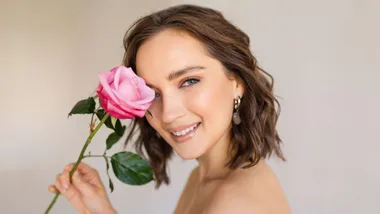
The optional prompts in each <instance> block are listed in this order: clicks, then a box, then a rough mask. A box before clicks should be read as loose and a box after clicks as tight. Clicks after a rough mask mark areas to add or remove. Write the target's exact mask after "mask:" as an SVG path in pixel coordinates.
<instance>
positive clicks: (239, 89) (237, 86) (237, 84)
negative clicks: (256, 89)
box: [233, 76, 245, 97]
mask: <svg viewBox="0 0 380 214" xmlns="http://www.w3.org/2000/svg"><path fill="white" fill-rule="evenodd" d="M233 90H234V91H233V94H234V96H235V97H238V96H240V97H243V96H244V92H245V86H244V82H243V81H242V80H241V78H240V77H236V76H235V77H234V78H233Z"/></svg>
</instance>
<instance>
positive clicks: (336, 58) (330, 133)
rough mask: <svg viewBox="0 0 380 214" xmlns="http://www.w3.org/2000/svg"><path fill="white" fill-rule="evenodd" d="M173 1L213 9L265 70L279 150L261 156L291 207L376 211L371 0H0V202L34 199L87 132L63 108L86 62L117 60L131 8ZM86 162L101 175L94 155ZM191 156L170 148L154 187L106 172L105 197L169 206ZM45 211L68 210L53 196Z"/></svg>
mask: <svg viewBox="0 0 380 214" xmlns="http://www.w3.org/2000/svg"><path fill="white" fill-rule="evenodd" d="M179 3H197V4H201V5H205V6H211V7H213V8H216V9H220V10H222V11H223V12H224V14H225V15H226V17H227V18H228V19H230V20H231V21H233V22H234V23H236V24H237V25H238V26H240V27H241V28H242V29H243V30H244V31H246V32H247V33H248V34H249V35H250V37H251V41H252V49H253V52H254V54H255V55H256V56H257V58H258V60H259V62H260V63H261V65H262V66H263V67H264V68H265V69H266V70H267V71H269V72H270V73H271V74H273V76H274V77H275V79H276V93H277V95H278V96H280V97H281V99H280V101H281V103H282V114H281V117H280V121H279V131H280V134H281V136H282V138H283V141H284V152H285V154H286V156H287V158H288V161H287V162H286V163H281V162H279V161H278V160H276V159H272V160H270V161H269V162H270V164H271V166H272V167H273V169H274V170H275V172H276V173H277V174H278V176H279V178H280V180H281V183H282V185H283V187H284V190H285V192H286V194H287V196H288V199H289V201H290V204H291V206H292V209H293V213H295V214H305V213H308V214H340V213H345V214H353V213H358V214H359V213H360V214H361V213H366V214H377V213H380V204H379V199H380V182H379V181H380V167H379V165H380V140H379V137H378V131H379V127H380V126H379V121H380V114H379V109H380V95H379V93H380V84H379V80H380V42H379V38H380V27H379V26H380V25H379V23H380V13H379V11H380V2H379V1H376V0H372V1H371V0H350V1H348V0H320V1H305V0H302V1H301V0H298V1H297V0H288V1H281V0H265V1H263V0H262V1H259V0H255V1H248V0H247V1H236V0H235V1H227V0H218V1H217V0H203V1H200V0H199V1H180V0H177V1H176V0H173V1H169V0H165V1H164V0H162V1H154V0H150V1H148V0H140V1H126V0H124V1H101V0H70V1H48V0H33V1H32V0H30V1H27V0H23V1H19V0H0V32H1V33H0V72H1V76H0V100H1V105H0V120H1V122H0V213H17V214H19V213H20V214H24V213H42V212H43V211H44V209H45V208H46V206H47V205H48V203H49V202H50V201H51V199H52V197H53V195H52V194H50V193H48V192H47V190H46V189H47V186H48V185H49V184H50V183H52V182H53V181H54V179H55V175H56V174H57V173H58V172H59V171H60V170H61V169H62V168H63V166H64V165H65V164H67V163H69V162H72V161H74V160H75V159H76V157H77V155H78V153H79V150H80V148H81V147H82V144H83V141H84V140H85V138H86V137H87V136H86V133H87V123H88V118H86V117H83V116H80V117H72V118H70V119H67V118H66V114H67V113H68V111H69V110H70V109H71V107H72V106H73V104H74V103H75V102H76V101H78V100H79V99H82V98H85V97H86V96H88V95H90V94H91V93H92V92H93V89H94V87H95V86H96V84H97V73H99V72H102V71H105V70H107V69H109V68H111V67H112V66H114V65H116V64H119V63H120V62H121V59H122V54H123V48H122V37H123V35H124V31H125V30H126V28H127V27H128V26H129V25H130V24H131V23H132V22H133V21H134V20H135V19H137V18H138V17H140V16H142V15H144V14H147V13H149V12H151V11H154V10H158V9H162V8H164V7H166V6H169V5H175V4H179ZM107 134H108V130H106V129H103V130H101V132H100V133H99V134H98V135H97V136H96V139H95V140H94V144H93V146H92V147H91V151H92V153H101V152H102V151H103V141H104V140H105V138H106V136H107ZM119 149H120V147H119V148H117V147H116V148H114V149H113V150H112V152H116V151H118V150H119ZM112 152H111V153H112ZM111 153H110V154H111ZM88 163H90V164H92V165H93V166H95V167H96V168H98V169H99V171H100V173H101V174H102V175H105V174H104V172H105V171H104V169H105V167H104V163H103V160H102V159H99V160H98V159H91V160H88ZM193 166H195V162H194V161H188V162H184V161H182V160H180V159H179V158H175V159H174V160H173V161H172V162H171V165H170V174H171V178H172V184H171V185H170V186H169V187H163V188H161V189H160V190H159V191H155V190H154V188H153V184H150V185H147V186H144V187H137V188H136V187H129V186H126V185H123V184H121V183H120V182H118V181H117V179H116V178H113V180H114V182H115V186H116V187H115V191H114V193H112V194H110V197H111V200H112V202H113V204H114V206H115V207H116V209H117V210H119V211H120V213H171V212H172V211H173V209H174V206H175V204H176V202H177V199H178V196H179V194H180V191H181V189H182V186H183V184H184V182H185V180H186V178H187V175H188V172H189V171H190V170H191V168H192V167H193ZM102 178H103V179H104V181H107V180H106V177H105V176H103V177H102ZM53 211H54V212H52V213H57V214H58V213H62V214H63V213H74V210H73V209H72V208H71V207H70V206H69V205H68V204H67V202H66V200H65V199H63V198H60V199H59V200H58V203H57V204H56V206H55V207H54V210H53Z"/></svg>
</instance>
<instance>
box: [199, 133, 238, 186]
mask: <svg viewBox="0 0 380 214" xmlns="http://www.w3.org/2000/svg"><path fill="white" fill-rule="evenodd" d="M229 145H230V134H229V133H226V134H225V135H223V136H222V137H221V139H220V140H219V141H218V142H217V143H216V144H215V145H213V146H212V147H211V148H210V149H209V150H208V151H207V152H206V153H205V154H204V155H202V156H201V157H199V158H198V159H197V160H198V163H199V180H200V181H206V180H215V179H222V178H223V177H225V176H226V175H227V174H228V173H229V172H230V171H231V170H230V169H229V168H228V167H227V166H226V164H227V162H228V161H229V158H230V155H229Z"/></svg>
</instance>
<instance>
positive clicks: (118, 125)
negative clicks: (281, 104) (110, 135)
mask: <svg viewBox="0 0 380 214" xmlns="http://www.w3.org/2000/svg"><path fill="white" fill-rule="evenodd" d="M125 128H126V126H123V125H121V122H120V120H119V119H117V120H116V124H115V129H114V131H115V132H116V133H117V134H118V135H119V136H123V135H124V132H125Z"/></svg>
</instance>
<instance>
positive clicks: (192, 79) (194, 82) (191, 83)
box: [181, 78, 199, 87]
mask: <svg viewBox="0 0 380 214" xmlns="http://www.w3.org/2000/svg"><path fill="white" fill-rule="evenodd" d="M198 82H199V79H196V78H190V79H187V80H186V81H185V82H183V83H182V85H181V87H187V86H190V85H194V84H196V83H198Z"/></svg>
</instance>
